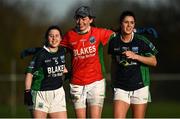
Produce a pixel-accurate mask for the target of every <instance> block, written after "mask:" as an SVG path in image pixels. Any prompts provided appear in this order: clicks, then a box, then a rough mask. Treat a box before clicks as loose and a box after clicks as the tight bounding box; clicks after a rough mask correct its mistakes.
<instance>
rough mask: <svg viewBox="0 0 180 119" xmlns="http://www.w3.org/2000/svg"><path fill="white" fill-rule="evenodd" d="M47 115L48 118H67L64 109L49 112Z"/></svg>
mask: <svg viewBox="0 0 180 119" xmlns="http://www.w3.org/2000/svg"><path fill="white" fill-rule="evenodd" d="M49 116H50V118H63V119H66V118H67V112H66V111H62V112H54V113H50V114H49Z"/></svg>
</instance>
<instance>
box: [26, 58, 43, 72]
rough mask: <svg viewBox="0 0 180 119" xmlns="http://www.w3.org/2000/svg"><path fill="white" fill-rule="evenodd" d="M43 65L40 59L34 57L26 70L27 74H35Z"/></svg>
mask: <svg viewBox="0 0 180 119" xmlns="http://www.w3.org/2000/svg"><path fill="white" fill-rule="evenodd" d="M41 63H42V62H41V61H40V58H39V57H38V56H37V55H36V56H34V57H33V58H32V60H31V61H30V64H29V66H28V67H27V69H26V73H31V74H33V73H34V72H35V71H36V70H37V69H38V68H39V67H40V66H41Z"/></svg>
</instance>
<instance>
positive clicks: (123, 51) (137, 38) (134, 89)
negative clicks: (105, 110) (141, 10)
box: [108, 11, 157, 118]
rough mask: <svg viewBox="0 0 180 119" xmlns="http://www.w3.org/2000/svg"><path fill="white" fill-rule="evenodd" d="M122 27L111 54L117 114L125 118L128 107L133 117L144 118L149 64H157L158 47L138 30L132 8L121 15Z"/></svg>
mask: <svg viewBox="0 0 180 119" xmlns="http://www.w3.org/2000/svg"><path fill="white" fill-rule="evenodd" d="M119 21H120V31H119V33H117V35H116V37H114V38H113V39H111V41H110V43H109V49H108V53H109V54H111V57H112V63H111V64H112V66H111V69H112V70H111V71H112V73H111V80H112V85H113V90H114V117H115V118H125V117H126V114H127V112H128V109H129V107H130V106H131V108H132V114H133V117H134V118H144V117H145V112H146V107H147V102H149V101H150V93H149V84H150V77H149V66H156V65H157V60H156V56H155V55H156V54H157V50H156V48H155V47H154V45H153V44H152V43H151V42H150V41H149V40H148V39H147V38H146V37H144V36H142V35H138V34H135V33H134V32H133V31H134V28H135V22H136V18H135V15H134V13H133V12H131V11H124V12H123V13H122V14H121V16H120V20H119Z"/></svg>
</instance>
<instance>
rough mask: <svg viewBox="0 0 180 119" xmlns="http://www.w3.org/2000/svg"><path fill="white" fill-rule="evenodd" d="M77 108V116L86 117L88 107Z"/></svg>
mask: <svg viewBox="0 0 180 119" xmlns="http://www.w3.org/2000/svg"><path fill="white" fill-rule="evenodd" d="M75 110H76V117H77V118H81V119H83V118H84V119H85V118H86V108H79V109H75Z"/></svg>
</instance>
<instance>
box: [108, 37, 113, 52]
mask: <svg viewBox="0 0 180 119" xmlns="http://www.w3.org/2000/svg"><path fill="white" fill-rule="evenodd" d="M112 48H113V39H111V40H110V41H109V45H108V54H113V49H112Z"/></svg>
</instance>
